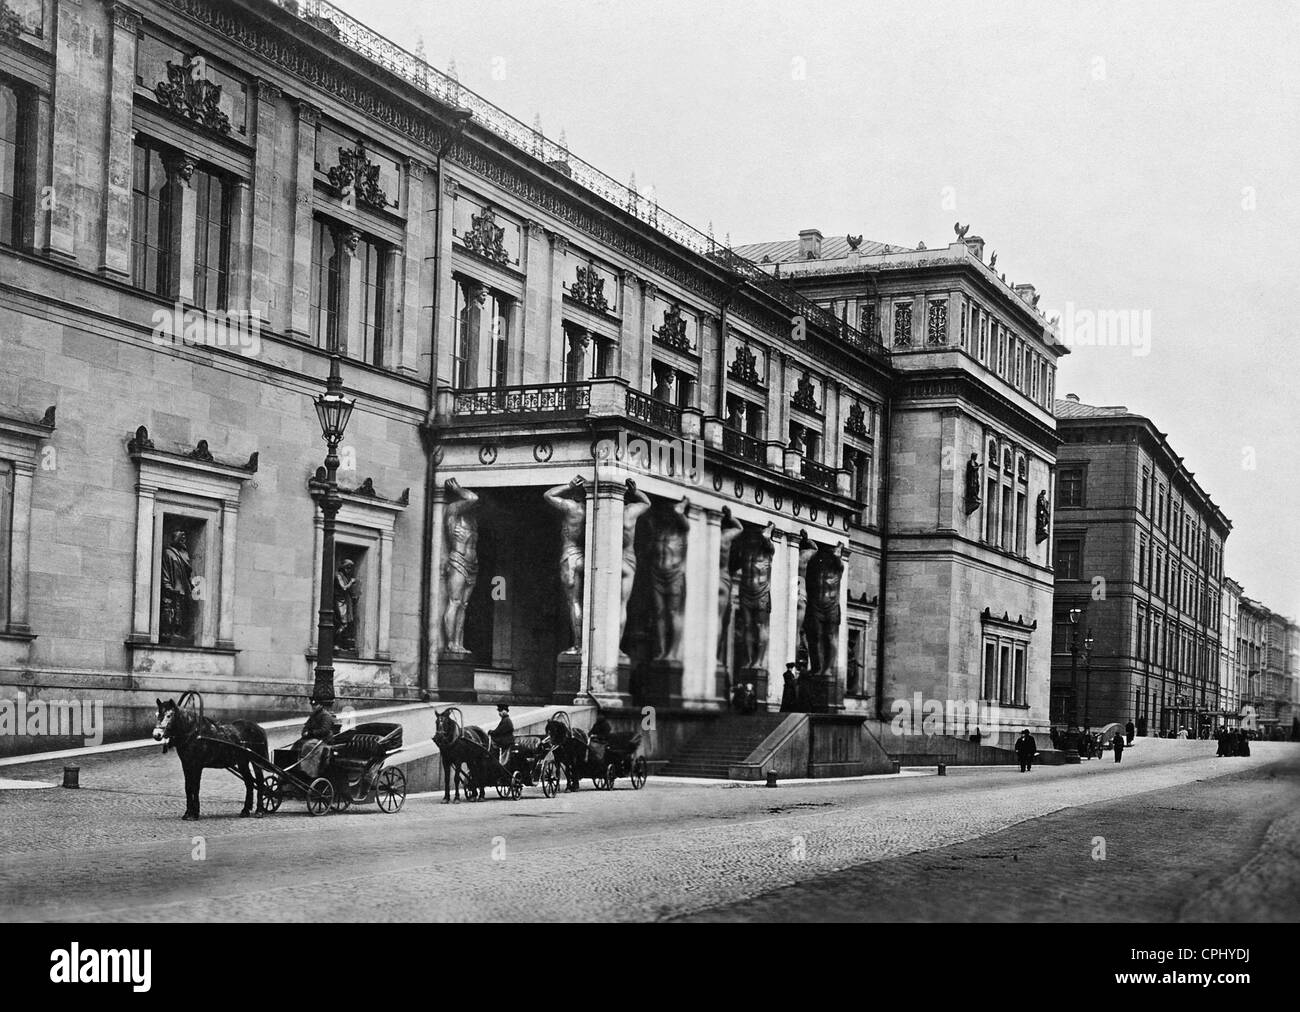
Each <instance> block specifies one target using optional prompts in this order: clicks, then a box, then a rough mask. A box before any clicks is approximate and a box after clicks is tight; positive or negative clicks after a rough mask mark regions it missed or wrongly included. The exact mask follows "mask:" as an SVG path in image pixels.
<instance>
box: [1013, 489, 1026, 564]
mask: <svg viewBox="0 0 1300 1012" xmlns="http://www.w3.org/2000/svg"><path fill="white" fill-rule="evenodd" d="M1028 525H1029V497H1028V496H1027V495H1026V494H1025V493H1024V492H1017V493H1016V554H1017V555H1024V554H1025V544H1026V540H1027V528H1028Z"/></svg>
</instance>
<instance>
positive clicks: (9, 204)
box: [0, 80, 34, 246]
mask: <svg viewBox="0 0 1300 1012" xmlns="http://www.w3.org/2000/svg"><path fill="white" fill-rule="evenodd" d="M31 108H32V101H31V98H30V95H29V94H28V92H27V91H26V90H24V89H22V88H19V87H16V86H15V85H12V84H10V83H9V82H8V81H5V80H0V246H22V245H25V241H24V240H25V233H26V227H25V226H26V220H27V218H28V217H29V214H28V208H29V200H30V197H29V194H28V190H29V185H28V183H29V181H30V174H31V173H30V169H29V165H30V162H29V158H30V156H31V149H32V147H33V146H34V145H33V143H32V141H33V140H34V137H33V131H32V129H31V115H32V114H31Z"/></svg>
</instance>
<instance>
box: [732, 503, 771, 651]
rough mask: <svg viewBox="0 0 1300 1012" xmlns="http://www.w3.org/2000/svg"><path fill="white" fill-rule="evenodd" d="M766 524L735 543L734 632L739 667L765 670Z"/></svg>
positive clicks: (768, 598) (768, 537) (767, 611)
mask: <svg viewBox="0 0 1300 1012" xmlns="http://www.w3.org/2000/svg"><path fill="white" fill-rule="evenodd" d="M775 529H776V524H774V523H769V524H768V525H767V527H765V528H764V529H763V530H762V531H761V532H750V533H749V534H747V535H746V536H745V537H744V538H742V539H741V541H740V542H739V543H738V546H739V549H740V602H739V609H738V610H739V615H738V617H737V621H736V631H737V632H738V633H739V635H740V640H741V644H742V645H743V647H744V654H745V658H744V664H739V665H737V666H738V667H740V668H757V669H765V668H766V667H767V641H768V634H769V631H768V622H769V620H770V619H771V616H772V556H773V555H774V554H775V552H776V549H775V548H773V547H772V532H773V531H774V530H775Z"/></svg>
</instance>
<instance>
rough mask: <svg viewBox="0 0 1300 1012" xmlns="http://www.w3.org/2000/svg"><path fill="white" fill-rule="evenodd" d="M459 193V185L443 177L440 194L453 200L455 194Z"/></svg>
mask: <svg viewBox="0 0 1300 1012" xmlns="http://www.w3.org/2000/svg"><path fill="white" fill-rule="evenodd" d="M459 191H460V183H459V182H458V181H456V180H455V179H453V178H452V177H451V176H446V175H444V177H443V180H442V192H443V193H445V194H446V195H447V196H448V197H451V198H453V199H454V198H455V196H456V194H457V193H458V192H459Z"/></svg>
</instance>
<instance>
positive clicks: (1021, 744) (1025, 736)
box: [1016, 728, 1038, 773]
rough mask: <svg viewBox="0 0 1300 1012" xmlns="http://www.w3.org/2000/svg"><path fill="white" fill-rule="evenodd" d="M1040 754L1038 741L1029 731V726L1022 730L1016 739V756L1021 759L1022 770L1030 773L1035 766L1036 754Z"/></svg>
mask: <svg viewBox="0 0 1300 1012" xmlns="http://www.w3.org/2000/svg"><path fill="white" fill-rule="evenodd" d="M1037 754H1038V743H1037V742H1035V741H1034V736H1033V735H1031V734H1030V733H1029V728H1025V729H1024V730H1023V731H1021V732H1020V737H1019V738H1017V739H1016V757H1017V758H1018V759H1019V760H1020V772H1021V773H1029V772H1031V771H1032V770H1033V768H1034V756H1036V755H1037Z"/></svg>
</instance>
